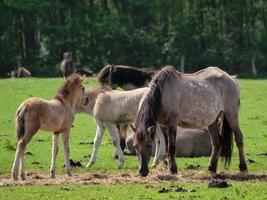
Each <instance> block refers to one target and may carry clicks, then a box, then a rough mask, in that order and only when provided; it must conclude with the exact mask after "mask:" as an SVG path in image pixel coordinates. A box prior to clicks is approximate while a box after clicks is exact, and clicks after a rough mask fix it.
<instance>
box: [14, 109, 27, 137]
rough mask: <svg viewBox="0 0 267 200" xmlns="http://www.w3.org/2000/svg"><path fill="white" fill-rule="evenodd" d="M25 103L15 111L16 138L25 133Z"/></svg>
mask: <svg viewBox="0 0 267 200" xmlns="http://www.w3.org/2000/svg"><path fill="white" fill-rule="evenodd" d="M26 111H27V105H23V106H21V107H20V108H19V109H18V110H17V113H16V138H17V140H18V141H19V140H21V139H22V138H23V136H24V134H25V113H26Z"/></svg>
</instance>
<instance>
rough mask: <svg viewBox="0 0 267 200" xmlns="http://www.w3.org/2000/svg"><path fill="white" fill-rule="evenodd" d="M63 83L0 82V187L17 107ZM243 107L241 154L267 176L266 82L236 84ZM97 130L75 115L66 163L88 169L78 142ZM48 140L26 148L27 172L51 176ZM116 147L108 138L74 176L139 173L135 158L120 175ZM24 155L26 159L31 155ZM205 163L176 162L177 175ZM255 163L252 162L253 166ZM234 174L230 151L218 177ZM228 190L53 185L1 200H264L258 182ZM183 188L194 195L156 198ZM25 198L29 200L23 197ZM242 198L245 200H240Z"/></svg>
mask: <svg viewBox="0 0 267 200" xmlns="http://www.w3.org/2000/svg"><path fill="white" fill-rule="evenodd" d="M62 82H63V80H62V79H60V78H58V79H54V78H53V79H38V78H29V79H1V80H0V91H1V93H0V183H1V179H2V178H4V177H7V176H8V175H9V174H10V170H11V166H12V162H13V159H14V154H15V151H14V150H13V148H14V147H16V140H15V130H14V128H15V127H14V116H15V111H16V109H17V107H18V106H19V104H20V103H21V102H22V101H23V100H25V99H26V98H29V97H31V96H39V97H42V98H45V99H50V98H52V97H53V95H54V94H55V93H56V90H57V88H58V87H59V86H60V85H61V84H62ZM239 83H240V86H241V107H240V124H241V129H242V131H243V134H244V142H245V153H246V159H247V160H248V168H249V172H250V173H260V174H263V173H264V174H266V173H267V156H264V155H261V154H263V153H266V152H267V114H266V113H267V92H266V91H267V80H250V79H240V80H239ZM85 85H86V86H87V87H93V86H96V81H95V78H88V79H87V80H86V82H85ZM95 129H96V126H95V124H94V122H93V120H92V118H90V117H89V116H88V115H85V114H78V115H77V117H76V119H75V122H74V127H73V128H72V129H71V135H70V150H71V153H70V157H71V158H72V159H74V160H79V161H81V163H82V165H83V166H85V165H86V164H87V161H88V158H86V156H88V155H89V154H91V151H92V145H90V144H85V145H84V144H80V142H92V141H93V138H94V135H95ZM51 138H52V137H51V134H50V133H46V132H42V131H39V132H38V133H37V134H36V135H35V136H34V137H33V139H32V141H31V143H30V144H29V145H28V146H27V149H26V152H30V153H32V155H26V156H25V170H26V172H27V171H28V172H40V173H43V174H47V175H48V174H49V167H50V158H51ZM59 148H60V150H59V154H58V159H57V163H56V164H57V168H56V169H57V171H56V175H61V176H64V175H65V171H64V167H63V165H64V163H63V149H62V143H61V141H60V144H59ZM113 151H114V147H113V146H112V144H111V142H110V140H109V136H108V134H107V132H106V134H105V136H104V139H103V142H102V145H101V147H100V150H99V154H98V159H97V162H96V164H95V165H94V167H93V168H92V169H87V168H84V167H83V168H76V169H73V173H74V174H78V175H79V174H83V173H99V172H103V171H105V172H108V173H112V174H116V173H136V174H137V168H138V162H137V158H136V157H135V156H128V157H126V162H125V168H124V169H123V170H118V169H117V166H118V162H117V160H114V159H113V158H112V155H113ZM30 153H28V154H30ZM208 160H209V158H207V157H200V158H177V164H178V168H179V173H181V174H183V173H186V172H188V170H187V169H186V164H194V165H200V168H199V169H198V171H206V167H207V164H208ZM253 161H254V162H253ZM220 171H224V172H225V173H236V172H238V157H237V152H236V148H235V147H234V152H233V159H232V164H231V166H230V169H228V170H226V169H224V168H223V166H222V164H219V172H220ZM229 183H230V184H231V185H232V187H229V188H227V189H209V188H208V181H207V180H204V181H202V182H196V183H194V181H193V180H192V181H191V182H186V183H177V182H172V181H162V182H158V183H153V184H150V183H146V184H134V183H131V184H115V185H106V184H104V185H103V184H100V185H93V184H90V185H56V186H51V185H50V186H9V187H8V186H3V187H0V199H14V198H15V197H18V196H19V197H20V198H21V199H31V198H36V197H38V198H43V199H48V198H49V199H53V198H55V199H56V198H59V197H60V198H62V197H63V198H64V199H84V198H87V199H88V198H89V199H149V198H153V199H154V198H156V199H166V198H169V199H172V198H173V199H199V198H201V199H222V198H224V199H244V198H245V199H246V198H247V199H251V198H254V199H266V198H267V190H266V188H267V183H266V182H262V181H260V182H259V181H256V180H251V181H242V182H241V181H229ZM179 185H180V186H183V187H184V188H187V189H192V188H193V189H195V190H196V192H192V193H189V192H187V193H176V192H168V193H162V194H161V193H160V194H159V193H158V191H159V190H160V189H161V188H163V187H165V188H172V187H171V186H175V187H176V186H179ZM26 193H27V194H26ZM243 197H244V198H243Z"/></svg>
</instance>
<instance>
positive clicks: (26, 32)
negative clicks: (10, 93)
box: [0, 0, 267, 76]
mask: <svg viewBox="0 0 267 200" xmlns="http://www.w3.org/2000/svg"><path fill="white" fill-rule="evenodd" d="M0 13H1V19H0V61H1V62H0V75H2V76H4V75H6V73H7V72H8V71H10V70H12V69H14V68H15V67H16V66H17V62H18V61H20V62H21V63H22V64H23V66H26V67H27V68H28V69H30V70H31V71H32V72H33V74H34V75H40V76H54V75H56V74H57V73H58V68H59V67H58V66H59V63H60V61H61V59H62V55H63V53H64V52H66V51H70V52H72V53H73V57H74V60H75V64H76V66H80V67H83V66H88V67H90V68H91V69H92V70H94V71H96V72H97V71H99V70H100V68H102V67H103V66H104V65H105V64H106V63H112V64H124V65H132V66H140V67H151V66H154V67H160V66H163V65H166V64H171V65H174V66H175V67H177V69H179V70H185V71H186V72H192V71H196V70H198V69H201V68H203V67H205V66H209V65H217V66H220V67H222V68H224V69H225V70H227V71H229V72H230V73H239V74H253V73H254V74H256V73H258V74H259V75H261V74H263V73H265V72H267V42H266V41H267V1H265V0H164V1H160V0H65V1H64V0H1V1H0Z"/></svg>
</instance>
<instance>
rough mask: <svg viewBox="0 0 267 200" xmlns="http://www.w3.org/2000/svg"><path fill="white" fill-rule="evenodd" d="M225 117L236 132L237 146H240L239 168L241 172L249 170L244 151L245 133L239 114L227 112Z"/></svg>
mask: <svg viewBox="0 0 267 200" xmlns="http://www.w3.org/2000/svg"><path fill="white" fill-rule="evenodd" d="M225 117H226V120H227V121H228V123H229V126H230V127H231V129H232V131H233V132H234V136H235V143H236V146H237V148H238V153H239V170H240V171H241V172H246V171H248V168H247V163H246V160H245V155H244V151H243V134H242V132H241V130H240V127H239V123H238V114H237V113H236V114H234V113H226V115H225Z"/></svg>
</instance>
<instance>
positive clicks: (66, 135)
mask: <svg viewBox="0 0 267 200" xmlns="http://www.w3.org/2000/svg"><path fill="white" fill-rule="evenodd" d="M69 133H70V132H69V130H67V131H64V132H62V134H61V135H62V140H63V147H64V154H65V165H66V170H67V174H68V176H71V168H70V147H69Z"/></svg>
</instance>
